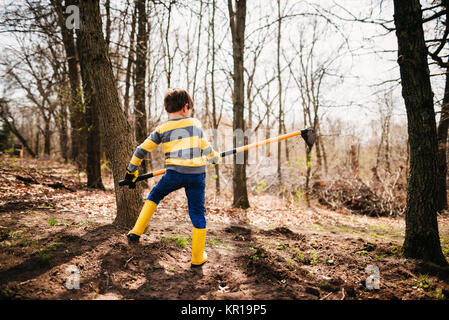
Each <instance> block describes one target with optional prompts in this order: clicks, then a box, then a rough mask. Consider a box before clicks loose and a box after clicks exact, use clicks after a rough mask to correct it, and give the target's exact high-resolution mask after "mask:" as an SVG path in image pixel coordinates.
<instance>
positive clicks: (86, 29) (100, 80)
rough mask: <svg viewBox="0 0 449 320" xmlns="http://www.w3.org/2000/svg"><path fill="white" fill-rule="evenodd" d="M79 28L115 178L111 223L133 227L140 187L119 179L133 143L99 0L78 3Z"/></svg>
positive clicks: (80, 42)
mask: <svg viewBox="0 0 449 320" xmlns="http://www.w3.org/2000/svg"><path fill="white" fill-rule="evenodd" d="M80 15H81V21H82V24H81V28H80V29H79V30H78V39H79V54H80V60H82V61H83V64H85V66H86V69H87V74H88V77H89V80H90V82H91V83H92V95H95V99H96V101H98V104H97V107H98V110H97V111H98V116H99V122H100V131H101V134H102V137H103V141H104V144H105V146H106V148H105V149H106V156H107V158H108V160H109V161H110V163H111V169H112V173H113V178H114V187H115V197H116V207H117V216H116V218H115V221H114V223H115V224H118V225H123V226H127V227H132V226H133V225H134V223H135V221H136V219H137V216H138V213H139V212H140V209H141V206H142V203H143V202H142V191H143V189H142V186H141V185H140V184H138V185H137V188H136V189H128V188H122V187H119V186H118V181H119V180H122V179H123V177H124V175H125V172H126V168H127V166H128V164H129V160H130V158H131V156H132V154H133V152H134V149H135V146H136V143H135V141H133V139H132V133H131V128H130V127H129V125H128V122H127V121H126V119H125V114H124V113H123V111H122V108H121V106H120V100H119V97H118V92H117V88H116V86H115V80H114V74H113V72H112V65H111V62H110V59H109V56H108V50H107V45H106V41H105V40H104V36H103V32H102V26H101V17H100V4H99V1H98V0H97V1H92V0H90V1H88V0H86V1H81V2H80Z"/></svg>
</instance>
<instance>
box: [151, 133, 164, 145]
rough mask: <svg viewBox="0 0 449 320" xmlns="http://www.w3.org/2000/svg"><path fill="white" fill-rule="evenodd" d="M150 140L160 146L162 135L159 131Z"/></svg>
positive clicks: (152, 134)
mask: <svg viewBox="0 0 449 320" xmlns="http://www.w3.org/2000/svg"><path fill="white" fill-rule="evenodd" d="M148 138H149V139H150V140H151V141H153V142H154V143H155V144H159V143H161V142H162V139H161V138H162V135H161V134H160V133H159V132H157V131H153V132H152V133H151V134H150V136H149V137H148Z"/></svg>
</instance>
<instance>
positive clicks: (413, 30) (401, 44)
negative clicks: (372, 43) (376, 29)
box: [394, 0, 447, 265]
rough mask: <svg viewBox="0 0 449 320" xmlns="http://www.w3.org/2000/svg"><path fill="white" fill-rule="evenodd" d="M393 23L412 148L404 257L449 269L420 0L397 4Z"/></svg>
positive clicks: (396, 2) (398, 2) (396, 0)
mask: <svg viewBox="0 0 449 320" xmlns="http://www.w3.org/2000/svg"><path fill="white" fill-rule="evenodd" d="M394 20H395V25H396V36H397V39H398V48H399V50H398V64H399V69H400V74H401V82H402V96H403V98H404V102H405V107H406V110H407V121H408V136H409V137H408V141H409V144H410V172H409V176H408V186H407V206H406V213H405V214H406V216H405V223H406V230H405V240H404V247H403V250H404V256H406V257H408V258H415V259H422V260H425V261H430V262H433V263H436V264H440V265H447V261H446V259H445V258H444V256H443V253H442V250H441V245H440V238H439V233H438V222H437V179H436V176H437V138H436V137H437V136H436V123H435V113H434V106H433V94H432V88H431V84H430V77H429V67H428V64H427V48H426V45H425V42H424V32H423V26H422V12H421V6H420V3H419V1H418V0H394Z"/></svg>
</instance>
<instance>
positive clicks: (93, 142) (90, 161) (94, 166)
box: [86, 97, 105, 190]
mask: <svg viewBox="0 0 449 320" xmlns="http://www.w3.org/2000/svg"><path fill="white" fill-rule="evenodd" d="M97 103H98V102H97V101H95V97H92V99H91V101H90V103H89V104H88V105H86V123H87V127H88V132H87V150H86V152H87V165H86V172H87V186H88V187H89V188H95V189H100V190H104V189H105V188H104V185H103V182H102V179H101V136H100V124H99V123H98V114H97V110H98V107H95V106H96V104H97Z"/></svg>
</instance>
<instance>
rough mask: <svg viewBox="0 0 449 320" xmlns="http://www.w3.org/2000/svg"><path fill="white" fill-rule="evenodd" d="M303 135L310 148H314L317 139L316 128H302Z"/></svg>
mask: <svg viewBox="0 0 449 320" xmlns="http://www.w3.org/2000/svg"><path fill="white" fill-rule="evenodd" d="M301 137H303V138H304V141H305V142H306V144H307V146H308V147H309V149H312V146H313V144H314V143H315V141H316V134H315V130H313V129H312V128H307V129H304V130H301Z"/></svg>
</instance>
